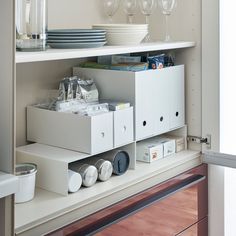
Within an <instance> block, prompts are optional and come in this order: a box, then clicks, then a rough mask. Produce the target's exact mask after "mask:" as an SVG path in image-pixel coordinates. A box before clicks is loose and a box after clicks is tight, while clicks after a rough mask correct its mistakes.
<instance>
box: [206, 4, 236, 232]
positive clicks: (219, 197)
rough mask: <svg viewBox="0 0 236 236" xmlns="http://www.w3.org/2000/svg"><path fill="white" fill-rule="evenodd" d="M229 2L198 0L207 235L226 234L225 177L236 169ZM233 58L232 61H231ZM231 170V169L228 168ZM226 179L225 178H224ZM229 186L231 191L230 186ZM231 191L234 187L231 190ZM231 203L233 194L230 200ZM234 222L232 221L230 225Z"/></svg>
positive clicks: (235, 96)
mask: <svg viewBox="0 0 236 236" xmlns="http://www.w3.org/2000/svg"><path fill="white" fill-rule="evenodd" d="M232 3H234V2H232V1H228V0H226V1H224V0H209V1H202V135H203V137H204V136H205V135H207V134H210V135H211V148H210V149H207V148H206V146H205V145H203V150H202V151H203V162H205V163H208V164H209V166H208V170H209V182H208V186H209V236H212V235H214V236H218V235H219V236H220V235H229V236H231V235H235V233H232V232H231V234H229V233H228V227H229V219H230V218H231V219H232V220H234V219H235V218H234V217H232V214H231V216H230V218H227V217H228V213H227V212H228V211H231V213H232V211H235V208H234V206H233V205H232V204H231V205H230V206H228V205H229V196H230V197H231V198H233V197H232V192H231V193H230V194H228V193H227V185H228V184H229V183H230V184H232V185H234V186H235V181H234V179H233V178H231V179H227V172H228V171H229V168H222V166H226V167H230V168H236V143H235V131H236V112H235V101H236V90H235V87H236V84H235V75H234V74H235V63H234V57H233V56H234V55H233V54H234V53H235V50H236V46H235V40H236V36H235V35H236V34H235V32H234V31H235V26H234V24H235V23H234V22H235V18H236V16H235V12H234V9H235V8H234V6H235V4H234V5H232ZM232 58H233V60H232ZM231 170H232V169H231ZM228 180H229V181H228ZM232 187H233V186H231V190H232V189H234V188H232ZM233 191H235V189H234V190H233ZM233 202H235V197H234V199H232V201H231V203H233ZM232 225H234V222H232V224H231V226H230V227H232Z"/></svg>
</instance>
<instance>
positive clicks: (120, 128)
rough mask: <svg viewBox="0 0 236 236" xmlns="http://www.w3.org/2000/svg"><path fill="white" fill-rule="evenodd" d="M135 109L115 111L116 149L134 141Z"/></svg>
mask: <svg viewBox="0 0 236 236" xmlns="http://www.w3.org/2000/svg"><path fill="white" fill-rule="evenodd" d="M133 120H134V118H133V107H130V108H126V109H123V110H118V111H114V147H118V146H122V145H125V144H127V143H130V142H132V141H133V140H134V128H133V126H134V123H133V122H134V121H133Z"/></svg>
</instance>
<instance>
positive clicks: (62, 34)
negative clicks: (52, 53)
mask: <svg viewBox="0 0 236 236" xmlns="http://www.w3.org/2000/svg"><path fill="white" fill-rule="evenodd" d="M47 44H48V45H49V46H50V47H51V48H95V47H102V46H103V45H105V44H106V31H105V30H103V29H55V30H49V31H48V38H47Z"/></svg>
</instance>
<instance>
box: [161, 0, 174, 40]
mask: <svg viewBox="0 0 236 236" xmlns="http://www.w3.org/2000/svg"><path fill="white" fill-rule="evenodd" d="M158 5H159V7H160V9H161V11H162V14H163V15H164V16H165V21H166V23H165V24H166V33H165V40H164V41H166V42H169V41H171V37H170V32H169V16H170V15H171V12H172V11H173V10H174V8H176V7H177V0H158Z"/></svg>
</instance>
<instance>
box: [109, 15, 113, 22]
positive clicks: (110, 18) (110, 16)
mask: <svg viewBox="0 0 236 236" xmlns="http://www.w3.org/2000/svg"><path fill="white" fill-rule="evenodd" d="M112 21H113V19H112V15H109V18H108V22H109V23H112Z"/></svg>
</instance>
